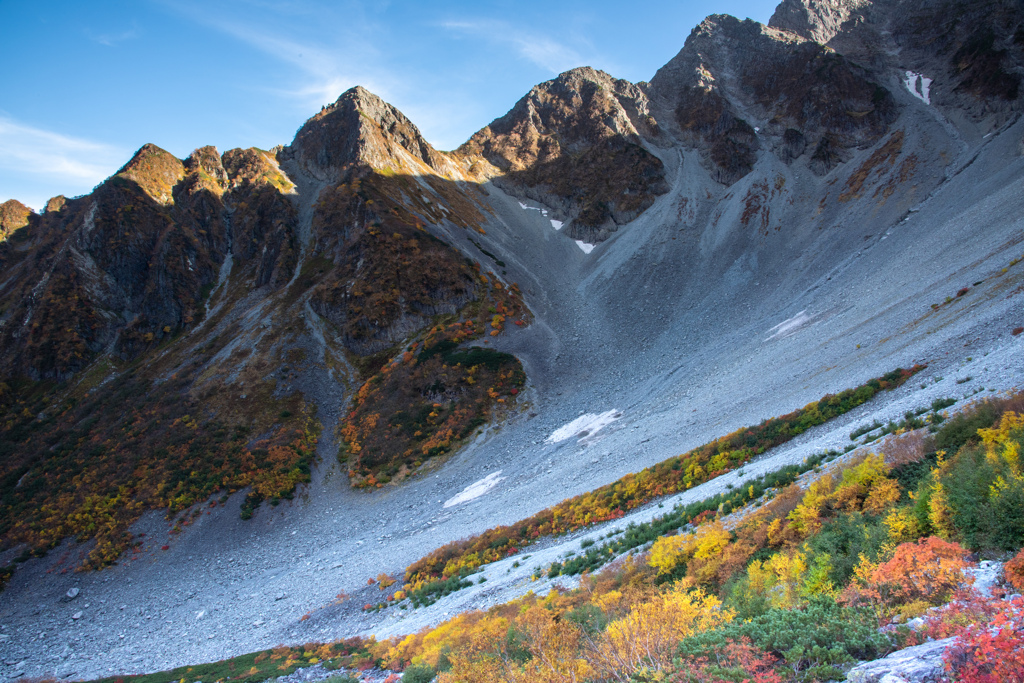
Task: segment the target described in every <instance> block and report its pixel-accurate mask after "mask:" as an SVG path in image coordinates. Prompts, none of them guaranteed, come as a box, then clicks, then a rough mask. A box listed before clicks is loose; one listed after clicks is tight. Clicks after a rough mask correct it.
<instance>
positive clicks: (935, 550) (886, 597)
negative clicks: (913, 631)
mask: <svg viewBox="0 0 1024 683" xmlns="http://www.w3.org/2000/svg"><path fill="white" fill-rule="evenodd" d="M966 558H967V551H966V550H965V549H964V548H963V547H961V546H960V545H958V544H956V543H950V542H948V541H944V540H942V539H941V538H937V537H935V536H929V537H928V538H922V539H920V540H918V541H917V542H916V543H902V544H900V545H899V546H897V547H896V549H895V551H894V553H893V556H892V557H891V558H890V559H888V560H886V561H885V562H881V563H878V564H875V563H872V562H870V561H869V560H868V559H867V558H866V557H862V558H861V562H860V563H859V564H858V566H857V568H856V569H855V571H854V574H855V580H854V582H852V583H851V584H850V585H849V586H847V589H846V591H845V592H844V594H843V598H844V600H845V601H846V602H849V603H851V604H858V603H863V602H864V601H877V602H879V603H881V604H883V605H886V606H889V607H892V606H895V605H905V604H907V603H910V602H914V601H924V602H928V603H929V604H931V605H938V604H942V603H943V602H945V601H946V600H948V599H949V597H950V596H951V595H952V594H953V592H954V591H955V590H956V589H957V588H958V587H959V586H960V585H961V584H962V583H964V581H965V579H966V576H965V574H964V570H965V569H967V568H968V567H969V566H970V565H969V564H968V562H967V559H966Z"/></svg>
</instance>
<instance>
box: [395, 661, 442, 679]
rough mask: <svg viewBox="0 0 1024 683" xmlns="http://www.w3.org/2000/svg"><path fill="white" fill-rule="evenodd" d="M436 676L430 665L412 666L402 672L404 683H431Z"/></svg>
mask: <svg viewBox="0 0 1024 683" xmlns="http://www.w3.org/2000/svg"><path fill="white" fill-rule="evenodd" d="M435 675H436V673H435V671H434V668H433V667H432V666H430V665H429V664H410V665H409V666H407V667H405V671H403V672H402V683H430V681H432V680H434V676H435Z"/></svg>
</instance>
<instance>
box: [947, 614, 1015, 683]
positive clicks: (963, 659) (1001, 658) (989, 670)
mask: <svg viewBox="0 0 1024 683" xmlns="http://www.w3.org/2000/svg"><path fill="white" fill-rule="evenodd" d="M1001 607H1002V609H1000V611H999V612H998V613H997V614H996V615H995V616H994V617H993V618H992V620H991V622H989V623H985V622H982V623H974V624H971V625H969V626H967V627H965V628H963V629H962V630H961V632H960V634H959V636H958V637H957V640H956V644H955V645H954V647H951V648H949V649H948V650H947V651H946V654H945V656H944V659H945V661H946V670H947V671H948V672H949V673H950V674H951V675H952V677H953V679H954V680H957V681H966V682H967V683H1009V682H1011V681H1015V682H1017V683H1020V682H1022V681H1024V616H1021V611H1022V610H1024V598H1019V597H1018V598H1014V599H1013V600H1012V601H1002V603H1001Z"/></svg>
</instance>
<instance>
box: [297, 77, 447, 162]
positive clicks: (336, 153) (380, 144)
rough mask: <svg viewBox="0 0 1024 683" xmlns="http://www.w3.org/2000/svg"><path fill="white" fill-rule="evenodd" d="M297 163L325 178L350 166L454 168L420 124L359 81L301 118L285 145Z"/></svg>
mask: <svg viewBox="0 0 1024 683" xmlns="http://www.w3.org/2000/svg"><path fill="white" fill-rule="evenodd" d="M290 153H291V154H294V155H295V157H296V158H297V159H298V161H299V163H300V164H302V166H303V167H304V168H306V169H307V170H308V171H309V172H310V173H311V174H313V175H314V176H316V177H319V178H321V179H324V180H329V179H332V178H337V177H338V175H339V173H340V172H341V171H342V170H343V169H347V168H351V167H355V166H360V165H363V166H369V167H370V168H375V169H383V168H392V169H404V170H405V171H407V172H413V173H419V172H423V171H431V172H436V173H441V174H442V175H447V174H451V173H454V172H457V171H456V168H455V166H454V165H452V164H451V162H450V161H449V160H448V159H447V158H446V157H445V156H444V155H443V154H441V153H440V152H438V151H437V150H435V149H434V148H433V147H431V146H430V144H429V143H428V142H427V141H426V140H425V139H424V138H423V136H422V135H421V134H420V131H419V129H418V128H417V127H416V126H415V125H414V124H413V123H412V121H410V120H409V119H408V118H406V116H405V115H404V114H403V113H402V112H400V111H399V110H398V109H397V108H395V107H394V106H392V105H390V104H388V103H387V102H385V101H384V100H382V99H381V98H380V97H378V96H377V95H374V94H373V93H371V92H370V91H369V90H367V89H366V88H363V87H362V86H356V87H354V88H351V89H349V90H347V91H346V92H344V93H343V94H342V95H341V97H339V98H338V99H337V101H336V102H334V104H331V105H328V106H326V107H324V108H323V109H322V110H321V111H320V113H318V114H317V115H315V116H314V117H313V118H311V119H309V120H308V121H306V123H305V124H304V125H303V126H302V128H300V129H299V132H298V133H297V134H296V135H295V140H294V141H293V142H292V144H291V147H290Z"/></svg>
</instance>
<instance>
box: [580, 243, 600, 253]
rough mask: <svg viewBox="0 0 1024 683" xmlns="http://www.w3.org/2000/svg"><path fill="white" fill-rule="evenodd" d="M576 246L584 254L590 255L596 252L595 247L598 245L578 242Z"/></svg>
mask: <svg viewBox="0 0 1024 683" xmlns="http://www.w3.org/2000/svg"><path fill="white" fill-rule="evenodd" d="M576 246H577V247H579V248H580V249H582V250H583V253H584V254H589V253H590V252H592V251H594V247H595V246H596V245H594V244H587V243H586V242H584V241H583V240H576Z"/></svg>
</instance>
